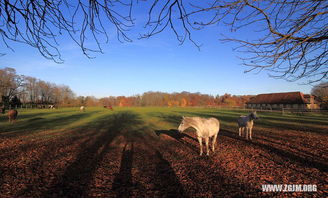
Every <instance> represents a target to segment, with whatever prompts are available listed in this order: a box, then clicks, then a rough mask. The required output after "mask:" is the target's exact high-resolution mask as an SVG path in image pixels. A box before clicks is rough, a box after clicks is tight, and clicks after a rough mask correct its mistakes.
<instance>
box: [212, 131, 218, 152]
mask: <svg viewBox="0 0 328 198" xmlns="http://www.w3.org/2000/svg"><path fill="white" fill-rule="evenodd" d="M217 136H218V134H215V135H214V137H213V140H212V151H213V152H214V149H215V144H216V137H217Z"/></svg>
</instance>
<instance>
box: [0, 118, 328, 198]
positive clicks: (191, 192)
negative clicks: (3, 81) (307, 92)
mask: <svg viewBox="0 0 328 198" xmlns="http://www.w3.org/2000/svg"><path fill="white" fill-rule="evenodd" d="M121 121H122V120H120V118H117V120H114V121H113V122H112V124H110V125H108V124H105V123H102V124H99V126H98V127H94V128H84V129H79V130H73V131H66V132H65V133H69V134H70V135H54V136H51V137H47V138H38V137H37V136H33V138H26V137H25V136H17V137H9V138H8V137H0V184H1V186H0V197H242V196H247V197H260V196H261V197H272V196H277V197H291V196H300V197H325V196H327V192H328V186H327V184H328V180H327V178H328V177H327V176H328V174H327V170H328V161H327V159H328V156H327V154H328V152H327V142H328V138H327V135H323V134H316V133H308V132H304V131H294V130H283V131H282V130H271V129H264V128H255V130H254V134H255V135H254V138H253V140H252V141H247V140H245V139H244V138H241V137H239V136H238V134H237V133H236V132H235V131H233V130H232V129H231V130H230V129H223V130H221V131H220V133H219V136H218V144H217V149H216V151H215V152H214V153H213V152H210V156H199V145H198V142H197V141H196V137H195V135H194V134H193V132H192V131H189V132H188V131H187V132H185V133H183V134H179V133H178V132H177V131H176V130H153V129H151V128H150V127H148V126H147V124H145V123H144V122H143V121H142V120H141V119H139V118H136V117H133V116H132V117H129V118H124V121H125V122H126V123H129V124H122V122H121ZM44 133H46V132H44ZM58 133H63V132H58ZM281 134H284V136H283V137H282V136H281ZM27 136H28V135H27ZM262 184H316V185H317V186H318V192H316V193H301V192H297V193H295V192H294V193H264V192H262V190H261V185H262Z"/></svg>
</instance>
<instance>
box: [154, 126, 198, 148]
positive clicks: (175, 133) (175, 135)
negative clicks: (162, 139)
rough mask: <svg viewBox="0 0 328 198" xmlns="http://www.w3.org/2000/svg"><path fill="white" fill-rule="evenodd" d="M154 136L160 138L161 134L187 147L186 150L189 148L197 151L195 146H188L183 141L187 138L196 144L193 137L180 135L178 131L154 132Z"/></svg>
mask: <svg viewBox="0 0 328 198" xmlns="http://www.w3.org/2000/svg"><path fill="white" fill-rule="evenodd" d="M155 134H156V135H157V136H160V135H161V134H164V135H167V136H170V137H172V138H174V139H175V140H176V141H178V142H179V143H181V144H183V145H185V146H187V147H188V148H190V149H191V150H193V151H197V149H196V147H195V145H192V144H190V143H189V142H187V141H185V140H183V139H184V138H188V139H190V140H192V141H195V142H198V140H197V139H196V138H194V137H191V136H190V135H188V134H186V133H181V132H179V131H178V130H175V129H170V130H155ZM197 152H198V151H197Z"/></svg>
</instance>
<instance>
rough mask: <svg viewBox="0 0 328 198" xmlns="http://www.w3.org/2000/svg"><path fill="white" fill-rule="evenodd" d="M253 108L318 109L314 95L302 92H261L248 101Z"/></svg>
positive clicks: (247, 104) (248, 104)
mask: <svg viewBox="0 0 328 198" xmlns="http://www.w3.org/2000/svg"><path fill="white" fill-rule="evenodd" d="M246 107H247V108H252V109H282V108H292V109H318V108H319V105H318V104H317V103H316V102H315V98H314V96H312V95H310V94H303V93H302V92H285V93H268V94H259V95H257V96H255V97H253V98H251V99H250V100H249V101H248V102H247V103H246Z"/></svg>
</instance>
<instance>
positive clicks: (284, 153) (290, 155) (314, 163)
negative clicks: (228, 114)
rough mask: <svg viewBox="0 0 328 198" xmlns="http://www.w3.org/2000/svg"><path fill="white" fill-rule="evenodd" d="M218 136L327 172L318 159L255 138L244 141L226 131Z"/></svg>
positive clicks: (326, 167)
mask: <svg viewBox="0 0 328 198" xmlns="http://www.w3.org/2000/svg"><path fill="white" fill-rule="evenodd" d="M219 134H220V135H223V136H226V137H229V138H233V139H235V140H238V141H242V142H244V143H246V144H250V145H253V146H256V147H259V148H262V149H265V150H268V151H269V152H270V153H274V154H276V155H278V156H280V157H281V158H283V159H285V160H289V161H292V162H294V163H297V164H300V165H301V166H304V167H308V168H316V169H318V170H320V171H323V172H327V171H328V164H327V163H325V162H321V160H320V159H310V158H308V157H307V156H304V155H303V153H296V152H292V151H288V150H286V149H281V148H277V147H274V146H272V145H270V144H265V143H261V142H258V141H256V139H257V138H254V139H253V140H246V139H245V138H242V137H240V136H238V135H237V133H234V132H231V131H227V130H221V131H220V133H219Z"/></svg>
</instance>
